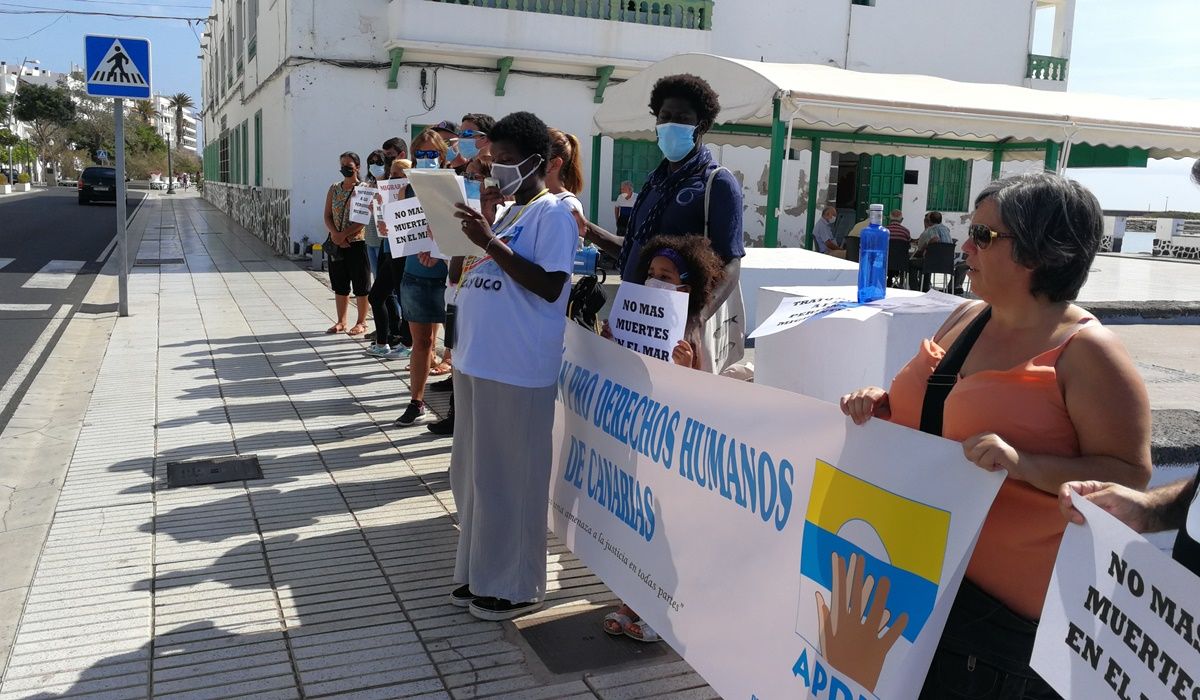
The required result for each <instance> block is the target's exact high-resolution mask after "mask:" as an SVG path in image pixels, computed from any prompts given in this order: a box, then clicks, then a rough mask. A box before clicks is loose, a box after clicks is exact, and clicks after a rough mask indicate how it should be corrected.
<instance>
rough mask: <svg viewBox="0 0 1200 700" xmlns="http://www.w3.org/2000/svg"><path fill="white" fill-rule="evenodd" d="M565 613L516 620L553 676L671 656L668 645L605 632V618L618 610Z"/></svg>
mask: <svg viewBox="0 0 1200 700" xmlns="http://www.w3.org/2000/svg"><path fill="white" fill-rule="evenodd" d="M568 609H569V610H572V612H567V613H565V614H557V615H556V614H553V612H550V614H547V613H541V614H536V615H530V616H528V617H523V618H519V619H517V620H513V625H514V626H516V628H517V631H518V632H520V633H521V636H522V637H523V638H524V639H525V642H526V643H527V644H529V647H530V648H531V649H533V651H534V653H536V654H537V657H538V659H539V660H540V661H541V662H542V664H543V665H544V666H545V667H546V670H547V671H549V672H550V673H555V674H559V673H580V672H582V671H593V670H597V669H602V668H607V667H610V666H619V665H621V664H625V663H629V662H633V661H649V660H652V659H657V658H660V657H668V656H670V655H671V650H670V647H668V646H667V645H666V644H644V643H642V642H637V641H634V640H632V639H629V638H627V637H610V636H609V635H608V634H606V633H605V632H604V628H603V627H602V624H603V622H604V616H605V615H606V614H607V613H610V612H612V611H613V610H615V608H613V607H611V606H609V607H598V608H589V609H584V610H582V611H581V610H580V609H579V608H578V607H577V606H572V608H568Z"/></svg>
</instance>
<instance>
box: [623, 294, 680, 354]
mask: <svg viewBox="0 0 1200 700" xmlns="http://www.w3.org/2000/svg"><path fill="white" fill-rule="evenodd" d="M687 305H688V295H687V294H684V293H683V292H677V291H674V290H672V289H654V288H652V287H646V286H644V285H641V284H637V283H636V282H622V283H621V286H620V287H619V288H618V289H617V298H616V299H614V300H613V307H612V314H611V315H610V317H609V321H608V326H609V328H610V329H611V330H612V335H613V340H615V341H617V343H618V344H619V345H621V346H622V347H626V348H629V349H630V350H632V351H634V352H638V353H641V354H643V355H649V356H650V357H656V358H658V359H660V360H668V361H669V360H670V359H671V352H672V351H673V350H674V349H675V344H676V343H678V342H679V341H680V340H682V339H683V333H684V326H685V325H686V324H687Z"/></svg>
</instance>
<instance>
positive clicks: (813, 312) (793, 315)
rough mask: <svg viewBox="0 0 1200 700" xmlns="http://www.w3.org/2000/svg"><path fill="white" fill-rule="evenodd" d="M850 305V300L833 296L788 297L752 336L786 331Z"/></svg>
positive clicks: (757, 336) (758, 336) (756, 336)
mask: <svg viewBox="0 0 1200 700" xmlns="http://www.w3.org/2000/svg"><path fill="white" fill-rule="evenodd" d="M849 305H850V302H848V301H846V300H845V299H834V298H832V297H820V298H810V297H786V298H785V299H784V300H783V301H781V302H779V306H778V307H777V308H776V309H775V312H774V313H772V314H771V315H770V316H768V317H767V320H765V321H763V322H762V323H761V324H759V326H758V328H755V329H754V332H753V333H751V334H750V337H751V338H760V337H762V336H764V335H771V334H772V333H778V332H780V331H786V330H787V329H789V328H793V327H795V326H798V325H800V324H801V323H804V322H805V321H807V320H809V319H810V318H815V317H817V316H820V315H821V314H826V313H830V312H832V311H836V310H838V309H843V308H846V307H848V306H849Z"/></svg>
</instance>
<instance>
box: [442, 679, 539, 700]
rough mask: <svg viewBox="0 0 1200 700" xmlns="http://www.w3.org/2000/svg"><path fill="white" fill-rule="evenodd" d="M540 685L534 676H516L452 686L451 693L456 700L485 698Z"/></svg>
mask: <svg viewBox="0 0 1200 700" xmlns="http://www.w3.org/2000/svg"><path fill="white" fill-rule="evenodd" d="M538 685H539V681H537V680H536V679H535V678H533V677H532V676H517V677H515V678H505V679H503V680H496V681H488V682H485V683H478V684H476V685H465V686H462V687H460V688H452V689H451V690H450V695H451V696H453V697H454V698H455V699H456V700H459V699H461V698H483V697H487V696H489V695H499V694H502V693H518V692H519V691H524V690H528V689H531V688H536V687H537V686H538Z"/></svg>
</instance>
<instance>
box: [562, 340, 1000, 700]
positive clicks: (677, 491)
mask: <svg viewBox="0 0 1200 700" xmlns="http://www.w3.org/2000/svg"><path fill="white" fill-rule="evenodd" d="M833 342H836V341H833ZM558 388H559V405H558V411H557V414H556V418H555V441H556V442H555V449H556V455H555V463H554V467H553V472H552V474H553V476H552V481H551V494H550V496H551V504H550V513H549V517H550V524H551V527H552V528H553V529H554V531H555V532H556V533H557V534H558V536H559V537H560V538H561V539H562V541H563V542H564V543H566V544H567V546H568V547H570V548H571V549H572V550H573V551H574V552H575V553H576V554H577V555H578V556H579V557H580V558H581V559H582V560H583V561H584V563H586V564H587V566H588V567H589V568H590V569H591V570H592V571H593V572H595V573H596V574H598V575H599V576H600V577H601V578H602V579H603V580H604V582H605V583H606V584H607V585H608V586H609V587H611V588H612V590H613V591H614V592H615V593H616V594H617V595H619V596H621V598H622V599H624V600H625V602H627V603H628V604H629V605H630V606H631V607H632V608H633V609H634V610H636V611H637V612H638V614H639V615H641V616H642V617H643V618H645V619H646V620H647V621H648V622H649V624H650V625H651V626H652V627H653V628H654V629H655V630H656V631H657V632H658V633H659V634H660V635H661V636H662V637H663V638H664V639H665V640H666V641H667V642H668V643H669V644H671V646H673V647H674V648H675V649H676V650H678V651H679V652H680V653H681V654H682V655H683V657H684V659H686V660H687V661H688V663H690V664H691V665H692V667H693V668H695V669H696V670H697V671H698V672H699V673H700V674H701V675H702V676H703V677H704V679H705V680H707V681H708V682H709V683H710V684H711V685H712V686H713V688H714V689H715V690H716V691H717V693H719V694H720V695H721V696H723V697H727V698H743V699H746V698H753V697H757V698H759V699H760V700H775V699H777V698H799V697H817V698H821V699H822V700H847V699H849V700H860V698H875V697H877V698H887V699H892V698H915V697H917V695H918V693H919V691H920V688H921V686H922V684H923V683H924V680H925V675H926V673H927V671H928V669H929V662H930V660H931V659H932V656H933V651H934V649H935V648H936V645H937V641H938V638H939V637H940V635H941V632H942V628H943V627H944V625H945V621H946V616H947V614H948V613H949V609H950V604H951V603H952V602H953V600H954V596H955V593H956V592H957V589H958V585H959V583H960V582H961V579H962V575H963V572H964V571H965V570H966V562H967V559H968V557H969V555H970V552H971V548H972V546H973V544H974V541H975V538H976V537H977V535H978V533H979V528H980V526H981V525H982V523H983V519H984V517H985V515H986V514H987V511H988V508H989V507H990V505H991V503H992V500H993V499H994V498H995V495H996V492H997V491H998V490H999V488H1000V484H1001V483H1002V481H1003V474H1000V473H990V472H986V471H984V470H982V469H979V468H978V467H975V466H974V465H972V464H969V463H968V462H966V461H965V459H964V458H963V454H962V447H961V446H960V445H959V444H958V443H955V442H951V441H948V440H943V439H941V438H937V437H933V436H930V435H927V434H924V433H921V432H918V431H915V430H909V429H907V428H903V427H900V426H896V425H892V424H890V423H887V422H885V421H882V420H873V421H870V422H868V423H867V424H866V425H864V426H855V425H853V423H852V422H851V421H850V420H849V419H848V418H846V417H845V416H843V415H842V414H841V412H840V411H839V410H838V408H837V406H834V405H831V404H828V403H825V402H822V401H819V400H817V399H812V398H809V397H805V396H802V395H800V394H794V393H790V392H784V391H780V390H777V389H771V388H769V387H762V386H757V385H754V384H750V383H746V382H738V381H734V380H732V379H727V378H724V377H718V376H714V375H711V374H708V373H706V372H699V371H696V370H691V369H687V368H684V367H679V366H677V365H673V364H670V363H666V362H660V361H658V360H654V359H652V358H648V357H645V356H642V355H637V354H634V353H629V352H624V351H623V350H622V349H621V348H620V347H619V346H617V345H616V344H615V343H613V342H611V341H608V340H605V339H603V338H601V337H599V336H597V335H595V334H593V333H588V332H587V331H586V330H584V329H583V328H580V327H578V326H577V325H574V324H567V336H566V352H565V355H564V358H563V363H562V367H561V369H560V371H559V379H558ZM868 577H869V578H868ZM885 579H886V580H887V581H888V586H887V588H888V589H889V590H888V593H887V595H886V596H885V595H884V593H883V591H884V588H885V586H884V583H883V582H884V580H885ZM868 581H869V582H870V583H868ZM847 583H850V584H851V586H852V589H853V591H854V596H853V597H854V599H855V600H860V601H861V600H866V601H867V606H866V607H867V610H864V611H862V612H861V613H860V612H858V611H857V610H856V609H851V608H850V607H849V606H848V605H845V604H844V603H845V602H846V596H843V595H842V594H841V593H840V592H839V593H838V594H837V595H834V594H832V593H831V590H832V589H834V588H837V589H839V591H844V590H845V589H846V588H847V586H846V584H847ZM885 610H886V611H887V615H886V616H885V615H884V611H885ZM825 618H828V619H829V622H830V625H831V627H832V629H833V630H834V631H833V632H832V633H831V634H829V635H824V634H823V633H822V631H821V630H822V624H821V623H822V619H825ZM714 630H719V633H714Z"/></svg>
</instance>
